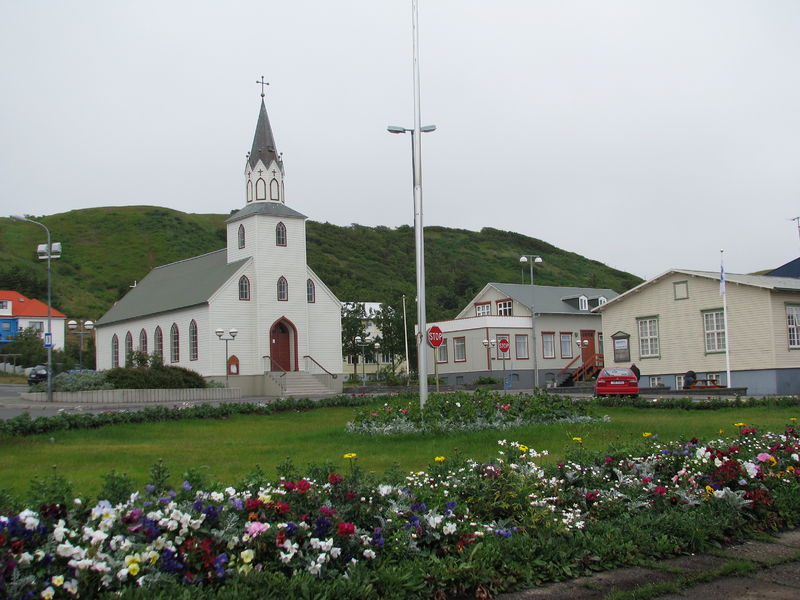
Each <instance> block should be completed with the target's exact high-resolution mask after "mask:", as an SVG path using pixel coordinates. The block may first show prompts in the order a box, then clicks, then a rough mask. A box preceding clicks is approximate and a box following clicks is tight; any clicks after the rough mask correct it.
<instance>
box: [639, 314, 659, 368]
mask: <svg viewBox="0 0 800 600" xmlns="http://www.w3.org/2000/svg"><path fill="white" fill-rule="evenodd" d="M637 321H638V326H639V356H641V357H642V358H647V357H654V356H658V355H659V345H658V318H657V317H646V318H643V319H637Z"/></svg>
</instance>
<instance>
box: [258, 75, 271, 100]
mask: <svg viewBox="0 0 800 600" xmlns="http://www.w3.org/2000/svg"><path fill="white" fill-rule="evenodd" d="M256 83H257V84H258V85H260V86H261V97H262V98H263V97H264V86H265V85H269V82H268V81H264V76H263V75H262V76H261V81H256Z"/></svg>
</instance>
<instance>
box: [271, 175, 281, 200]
mask: <svg viewBox="0 0 800 600" xmlns="http://www.w3.org/2000/svg"><path fill="white" fill-rule="evenodd" d="M279 190H280V187H279V186H278V180H277V179H275V178H274V177H273V178H272V180H271V181H270V182H269V199H270V200H280V199H281V196H280V191H279Z"/></svg>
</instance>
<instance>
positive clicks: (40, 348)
mask: <svg viewBox="0 0 800 600" xmlns="http://www.w3.org/2000/svg"><path fill="white" fill-rule="evenodd" d="M3 354H19V355H20V356H19V360H18V361H17V364H19V365H22V366H23V367H35V366H36V365H44V364H47V349H46V348H45V347H44V344H43V343H42V338H41V336H40V335H39V331H38V330H37V329H34V328H33V327H28V328H27V329H23V330H22V331H20V332H19V333H18V334H17V336H16V337H15V338H14V341H13V342H10V343H8V344H6V345H5V347H4V348H3Z"/></svg>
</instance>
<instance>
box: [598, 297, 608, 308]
mask: <svg viewBox="0 0 800 600" xmlns="http://www.w3.org/2000/svg"><path fill="white" fill-rule="evenodd" d="M606 302H608V298H606V297H605V296H600V297H599V298H598V299H597V306H603V304H605V303H606Z"/></svg>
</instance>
